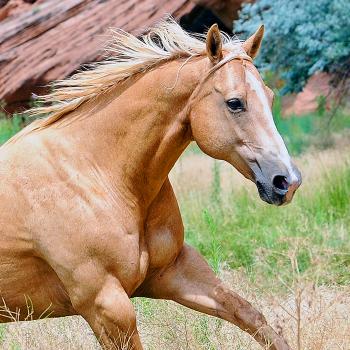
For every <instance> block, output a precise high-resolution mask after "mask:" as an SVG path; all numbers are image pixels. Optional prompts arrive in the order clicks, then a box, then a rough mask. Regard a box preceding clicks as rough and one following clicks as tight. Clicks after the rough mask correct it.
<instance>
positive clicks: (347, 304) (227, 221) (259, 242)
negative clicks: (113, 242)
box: [0, 114, 350, 350]
mask: <svg viewBox="0 0 350 350" xmlns="http://www.w3.org/2000/svg"><path fill="white" fill-rule="evenodd" d="M315 118H317V117H315V116H306V117H305V119H303V118H302V119H300V120H298V119H295V118H292V119H289V120H284V119H282V118H279V117H277V121H276V123H277V125H278V127H279V129H280V130H281V132H282V134H283V135H284V137H285V139H286V141H287V143H288V146H289V148H291V150H292V153H293V154H295V155H296V163H297V164H298V166H299V167H300V169H301V171H302V175H303V185H302V187H301V188H300V189H299V190H298V192H297V193H296V196H295V199H294V201H293V203H292V204H290V205H288V206H286V207H280V208H276V207H273V206H270V205H267V204H266V203H263V202H262V201H261V200H260V199H259V197H258V195H257V191H256V188H255V186H254V185H253V184H252V183H250V182H249V181H248V180H246V179H244V178H243V177H242V176H241V175H240V174H238V173H237V171H235V170H234V169H232V167H230V166H229V165H227V164H225V163H223V162H220V161H215V160H213V159H210V158H209V157H206V156H204V155H203V154H201V153H200V152H199V150H198V148H197V147H195V146H191V147H190V149H189V150H188V151H186V153H185V154H184V155H183V156H182V157H181V159H180V160H179V162H178V163H177V165H176V166H175V168H174V169H173V171H172V173H171V180H172V183H173V185H174V188H175V192H176V195H177V198H178V200H179V203H180V207H181V212H182V215H183V219H184V223H185V229H186V241H187V242H188V243H190V244H191V245H193V246H195V247H196V248H197V249H198V250H200V251H201V253H202V254H203V255H204V256H205V257H206V259H207V260H208V262H209V263H210V265H211V266H212V267H213V268H214V270H215V271H216V272H217V274H218V275H220V276H221V277H222V278H223V280H224V281H225V282H226V283H227V284H228V285H230V286H231V287H232V289H233V290H235V291H236V292H239V293H240V294H241V295H242V296H245V297H246V298H247V299H248V300H250V301H251V302H252V303H253V304H255V305H256V306H257V307H258V308H259V309H261V310H262V311H263V312H264V314H265V315H266V317H267V318H268V320H269V321H270V322H271V323H272V324H273V325H274V326H275V327H276V329H277V330H278V331H279V332H281V333H283V335H284V336H285V337H286V338H287V340H288V342H289V343H290V345H291V346H292V347H293V349H298V350H333V349H334V350H335V349H342V350H348V349H349V348H350V346H349V344H350V287H349V286H350V270H349V267H350V266H349V265H350V249H349V248H350V237H349V236H350V232H349V231H350V215H349V214H350V200H349V198H350V132H349V130H348V129H347V127H348V122H349V119H350V118H349V117H347V116H346V114H342V115H341V116H340V117H338V118H337V119H336V120H334V122H332V123H333V125H332V130H331V132H330V133H321V132H320V128H321V125H322V123H321V120H320V119H315ZM3 125H7V124H1V123H0V137H1V130H2V129H3ZM6 128H7V129H6V130H8V129H9V128H8V127H6ZM326 137H327V138H328V139H326ZM0 140H2V139H0ZM134 304H135V307H136V309H137V312H138V322H139V329H140V332H141V336H142V339H143V341H144V343H145V346H146V349H152V350H153V349H157V350H158V349H167V350H168V349H169V350H175V349H205V350H216V349H220V350H229V349H234V350H250V349H258V347H257V345H256V344H255V343H254V342H253V341H252V340H251V338H250V337H248V336H246V335H245V334H243V332H241V331H239V330H237V329H236V328H235V327H233V326H232V325H229V324H228V323H226V322H223V321H220V320H217V319H215V318H212V317H208V316H204V315H201V314H199V313H196V312H194V311H190V310H188V309H186V308H184V307H181V306H178V305H175V304H174V303H172V302H165V301H152V300H147V299H142V298H137V299H136V300H134ZM0 348H2V349H16V350H17V349H18V350H19V349H23V350H24V349H26V350H27V349H28V350H29V349H74V350H78V349H98V348H99V346H98V344H97V342H96V339H95V338H94V336H93V334H92V332H91V330H90V329H89V327H88V326H87V325H86V323H85V322H84V321H83V320H82V319H81V318H78V317H71V318H63V319H56V320H40V321H35V322H31V323H22V322H16V323H13V324H7V325H0Z"/></svg>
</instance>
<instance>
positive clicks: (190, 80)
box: [0, 18, 301, 350]
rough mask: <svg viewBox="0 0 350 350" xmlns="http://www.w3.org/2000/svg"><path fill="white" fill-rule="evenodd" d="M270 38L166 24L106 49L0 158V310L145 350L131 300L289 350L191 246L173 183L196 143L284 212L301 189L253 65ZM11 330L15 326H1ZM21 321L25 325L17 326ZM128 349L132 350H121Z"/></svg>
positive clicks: (66, 83)
mask: <svg viewBox="0 0 350 350" xmlns="http://www.w3.org/2000/svg"><path fill="white" fill-rule="evenodd" d="M263 33H264V27H263V26H261V27H260V28H259V29H258V30H257V31H256V32H255V33H254V34H253V35H252V36H251V37H250V38H249V39H247V40H246V41H243V42H242V41H239V40H238V39H236V38H231V37H229V36H228V35H226V34H225V33H222V32H220V30H219V29H218V26H217V25H213V26H212V27H211V28H210V29H209V31H208V32H207V34H206V35H195V34H189V33H187V32H185V31H184V30H183V29H182V28H181V27H180V26H179V25H178V24H177V23H176V22H175V20H173V19H171V18H169V19H164V20H162V21H161V22H160V23H158V24H156V25H155V26H154V27H153V28H150V29H149V30H148V32H146V33H145V34H144V35H142V36H139V37H135V36H133V35H132V34H130V33H127V32H124V31H122V30H114V31H113V32H112V35H111V39H110V42H109V46H108V50H107V51H106V52H107V53H106V57H105V58H104V59H103V60H102V61H101V62H99V63H95V64H91V65H90V66H88V67H87V68H85V69H82V70H80V71H78V72H77V73H75V74H74V75H72V76H71V77H70V78H67V79H66V80H62V81H58V82H56V83H54V86H53V90H52V91H51V92H50V93H48V94H46V95H43V97H42V98H41V100H42V101H43V104H42V105H41V106H39V107H37V108H34V109H32V111H31V115H33V116H37V119H35V120H34V121H33V122H32V123H31V124H29V125H28V126H27V127H25V128H24V129H22V131H20V132H19V133H18V134H16V135H15V136H14V137H12V138H11V139H10V140H9V141H7V142H6V143H5V144H4V145H3V146H1V148H0V198H1V201H0V256H1V260H0V296H1V298H2V300H3V301H4V302H6V307H7V308H8V310H22V309H27V306H26V301H27V300H30V301H31V305H33V310H32V318H33V319H35V318H39V317H40V316H42V315H43V314H44V313H45V312H46V311H47V310H48V307H49V306H51V308H50V310H51V311H50V316H52V317H62V316H67V315H81V316H82V317H83V318H84V319H85V320H86V321H87V322H88V324H89V325H90V327H91V328H92V330H93V332H94V333H95V335H96V337H97V338H98V339H99V342H100V343H101V346H102V347H103V348H106V349H107V348H108V349H118V348H121V347H122V346H123V343H125V339H127V340H128V341H127V345H125V344H124V345H125V346H126V348H128V349H135V350H140V349H142V344H141V340H140V337H139V334H138V330H137V325H136V315H135V310H134V308H133V304H132V302H131V300H130V298H132V297H147V298H154V299H167V300H173V301H175V302H177V303H180V304H182V305H185V306H187V307H189V308H191V309H193V310H197V311H200V312H202V313H205V314H208V315H212V316H216V317H219V318H221V319H224V320H226V321H228V322H231V323H232V324H234V325H236V326H238V327H239V328H241V329H242V330H243V331H245V332H248V333H249V334H250V335H251V336H252V337H254V338H255V340H256V341H257V342H258V343H260V344H261V345H262V346H265V347H269V348H270V349H274V350H287V349H290V347H289V345H288V344H287V342H286V341H285V340H284V338H283V337H282V336H280V335H279V334H277V332H275V331H274V329H273V328H272V327H271V326H270V325H268V323H267V321H266V319H265V318H264V316H263V315H262V314H261V313H260V312H259V311H257V310H256V309H255V308H254V307H253V306H252V305H251V304H250V303H249V302H248V301H246V300H245V299H244V298H242V297H241V296H239V295H238V294H237V293H235V292H234V291H232V290H230V289H229V287H228V286H226V285H225V284H224V283H223V282H222V281H221V280H220V279H219V278H218V277H217V276H216V275H215V273H214V272H213V271H212V269H211V268H210V267H209V265H208V264H207V262H206V261H205V260H204V258H203V257H202V256H201V255H200V254H199V253H198V252H197V251H196V250H195V249H194V248H192V247H190V246H189V245H187V244H186V243H185V242H184V227H183V223H182V219H181V214H180V210H179V206H178V203H177V200H176V197H175V194H174V191H173V189H172V185H171V183H170V181H169V177H168V175H169V172H170V170H171V168H172V167H173V166H174V164H175V162H176V160H177V159H178V158H179V157H180V155H181V154H182V152H183V151H184V150H185V149H186V147H187V146H188V145H189V144H190V143H191V142H196V143H197V145H198V146H199V148H200V149H201V150H202V151H203V152H204V153H206V154H207V155H209V156H210V157H213V158H216V159H220V160H225V161H227V162H228V163H230V164H231V165H232V166H233V167H235V168H236V169H237V170H238V171H239V172H240V173H241V174H242V175H243V176H245V177H246V178H248V179H249V180H251V181H253V182H254V183H255V184H256V186H257V189H258V192H259V194H260V197H261V198H262V200H264V201H266V202H268V203H270V204H275V205H282V204H287V203H288V202H290V201H291V200H292V197H293V194H294V193H295V191H296V189H297V188H298V187H299V185H300V184H301V175H300V172H299V171H298V169H297V168H296V166H295V165H293V163H292V161H291V158H290V156H289V154H288V151H287V149H286V146H285V144H284V142H283V140H282V138H281V136H280V135H279V133H278V131H277V129H276V127H275V124H274V122H273V117H272V112H271V106H272V101H273V92H272V90H270V89H269V88H268V87H267V86H265V84H264V83H263V80H262V78H261V76H260V74H259V72H258V70H257V68H256V67H255V66H254V64H253V59H254V58H255V57H256V56H257V53H258V51H259V48H260V45H261V41H262V38H263ZM0 319H1V322H6V321H8V319H7V318H6V315H3V314H2V315H1V316H0ZM19 319H24V317H23V316H22V315H20V317H19ZM124 348H125V347H124Z"/></svg>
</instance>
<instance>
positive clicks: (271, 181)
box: [255, 166, 302, 205]
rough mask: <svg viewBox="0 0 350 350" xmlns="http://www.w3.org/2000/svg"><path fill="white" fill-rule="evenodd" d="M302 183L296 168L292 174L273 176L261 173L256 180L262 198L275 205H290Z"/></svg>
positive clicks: (285, 173) (276, 174)
mask: <svg viewBox="0 0 350 350" xmlns="http://www.w3.org/2000/svg"><path fill="white" fill-rule="evenodd" d="M301 181H302V180H301V174H300V171H299V170H298V169H297V168H296V167H294V166H293V169H292V173H288V172H282V173H275V174H273V175H271V176H268V175H267V174H266V175H265V176H264V174H263V173H260V174H258V175H257V176H256V178H255V183H256V186H257V188H258V192H259V195H260V198H261V199H262V200H263V201H265V202H267V203H269V204H274V205H283V204H288V203H289V202H290V201H291V200H292V199H293V196H294V193H295V191H296V190H297V189H298V187H299V186H300V185H301Z"/></svg>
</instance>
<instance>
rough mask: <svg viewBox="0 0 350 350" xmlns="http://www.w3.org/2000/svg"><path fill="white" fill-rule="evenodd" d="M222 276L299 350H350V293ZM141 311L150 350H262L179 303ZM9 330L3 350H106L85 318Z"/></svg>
mask: <svg viewBox="0 0 350 350" xmlns="http://www.w3.org/2000/svg"><path fill="white" fill-rule="evenodd" d="M221 275H222V278H223V280H225V282H226V283H227V284H228V285H230V286H231V287H232V289H234V290H235V291H237V292H239V293H240V294H241V295H242V296H244V297H246V298H247V299H248V300H250V301H251V302H252V303H253V304H254V305H256V306H257V307H258V308H259V309H260V310H262V311H263V313H264V314H265V316H266V318H267V319H268V321H269V322H270V323H271V324H272V325H273V326H274V327H275V328H276V330H278V331H279V332H280V333H282V334H283V335H284V336H285V338H286V339H287V340H288V342H289V344H290V345H291V346H292V348H293V349H298V350H301V349H303V350H336V349H339V350H340V349H342V350H348V349H349V344H350V332H349V331H350V290H349V288H345V287H342V288H341V287H339V286H338V287H336V286H334V287H316V286H315V285H314V284H312V283H306V284H304V283H303V282H302V281H298V284H296V285H295V286H294V288H295V289H293V290H291V291H290V293H289V294H288V295H287V296H286V295H276V294H274V295H271V294H270V293H269V292H268V291H266V290H265V291H261V290H259V289H258V287H257V286H256V284H252V282H250V281H249V280H247V278H246V276H245V275H244V273H242V272H240V271H223V272H222V273H221ZM283 294H284V293H283ZM135 306H136V309H137V313H138V321H139V330H140V333H141V337H142V339H143V341H144V344H145V348H146V349H166V350H179V349H193V350H194V349H196V350H197V349H198V350H199V349H201V350H204V349H210V350H214V349H215V350H216V349H218V350H219V349H220V350H229V349H230V350H241V349H246V350H248V349H251V350H255V349H256V350H258V349H260V348H259V346H258V345H257V344H256V343H255V342H254V341H253V340H252V338H251V337H250V336H248V335H246V334H244V333H243V332H241V331H240V330H239V329H237V328H236V327H234V326H232V325H230V324H229V323H227V322H224V321H221V320H218V319H216V318H213V317H208V316H205V315H202V314H199V313H197V312H195V311H192V310H189V309H186V308H185V307H182V306H179V305H177V304H175V303H173V302H167V301H154V300H146V299H137V300H136V301H135ZM5 327H6V331H5V332H0V339H1V341H0V344H1V348H2V349H26V350H34V349H48V350H49V349H50V350H51V349H62V350H66V349H67V350H68V349H69V350H78V349H87V350H90V349H91V350H94V349H100V347H99V345H98V343H97V341H96V339H95V337H94V335H93V333H92V331H91V329H90V328H89V326H88V325H87V323H86V322H85V321H84V320H83V319H82V318H81V317H66V318H61V319H51V320H49V319H47V320H39V321H33V322H16V323H12V324H8V325H6V326H5ZM1 334H2V336H1ZM298 341H299V342H300V344H299V345H298Z"/></svg>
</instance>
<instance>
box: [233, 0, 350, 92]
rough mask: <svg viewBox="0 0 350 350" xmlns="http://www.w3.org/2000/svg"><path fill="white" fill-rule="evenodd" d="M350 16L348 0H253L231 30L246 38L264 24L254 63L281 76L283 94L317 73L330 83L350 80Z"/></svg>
mask: <svg viewBox="0 0 350 350" xmlns="http://www.w3.org/2000/svg"><path fill="white" fill-rule="evenodd" d="M349 13H350V2H349V1H348V0H309V1H303V0H295V1H290V0H258V1H256V2H255V3H253V4H244V5H243V8H242V11H241V12H240V18H239V19H238V20H237V21H236V22H235V23H234V27H235V30H236V32H243V33H244V34H246V36H248V35H251V34H252V33H254V32H255V30H256V29H257V27H258V25H259V24H260V23H264V24H265V28H266V34H265V39H264V44H263V45H262V49H261V53H260V56H259V58H258V60H257V63H258V65H260V66H261V68H263V69H264V70H271V71H273V72H275V73H278V74H280V75H281V77H282V78H283V79H284V80H285V82H286V85H285V87H284V89H283V92H284V93H285V92H290V91H300V90H301V89H302V88H303V86H304V85H305V83H306V81H307V79H308V78H309V77H310V76H311V75H312V74H314V73H315V72H317V71H325V72H330V73H334V74H335V75H336V79H335V83H336V82H339V81H340V80H341V79H343V78H344V76H347V77H348V76H349V65H350V41H349V38H350V21H349Z"/></svg>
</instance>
